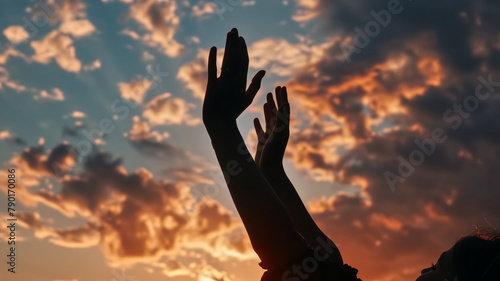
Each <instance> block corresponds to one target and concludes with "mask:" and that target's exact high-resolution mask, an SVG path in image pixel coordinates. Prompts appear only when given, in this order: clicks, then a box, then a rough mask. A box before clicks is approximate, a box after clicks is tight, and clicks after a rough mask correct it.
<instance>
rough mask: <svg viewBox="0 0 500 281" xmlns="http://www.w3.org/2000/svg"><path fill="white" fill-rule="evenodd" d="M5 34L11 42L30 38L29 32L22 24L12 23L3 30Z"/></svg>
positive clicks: (15, 42)
mask: <svg viewBox="0 0 500 281" xmlns="http://www.w3.org/2000/svg"><path fill="white" fill-rule="evenodd" d="M3 35H4V36H5V37H7V39H9V41H10V42H12V43H14V44H18V43H21V42H23V41H24V40H26V39H28V38H29V34H28V32H26V30H24V28H23V27H22V26H20V25H11V26H9V27H7V28H6V29H4V30H3Z"/></svg>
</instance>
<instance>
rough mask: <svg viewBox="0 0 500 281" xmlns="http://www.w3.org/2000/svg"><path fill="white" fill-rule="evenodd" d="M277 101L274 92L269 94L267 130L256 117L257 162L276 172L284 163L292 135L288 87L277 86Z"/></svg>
mask: <svg viewBox="0 0 500 281" xmlns="http://www.w3.org/2000/svg"><path fill="white" fill-rule="evenodd" d="M275 94H276V101H277V103H278V106H276V103H275V102H274V99H273V95H272V93H268V94H267V97H266V98H267V102H266V103H265V104H264V116H265V120H266V130H265V131H264V130H263V129H262V125H261V124H260V121H259V118H255V119H254V127H255V132H256V133H257V138H258V144H257V151H256V153H255V163H257V166H259V167H260V169H261V170H262V171H263V172H264V171H266V172H274V171H276V170H277V169H280V168H281V167H282V165H283V156H284V155H285V149H286V145H287V143H288V138H289V137H290V104H289V103H288V95H287V91H286V87H279V86H278V87H276V89H275Z"/></svg>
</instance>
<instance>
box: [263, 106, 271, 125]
mask: <svg viewBox="0 0 500 281" xmlns="http://www.w3.org/2000/svg"><path fill="white" fill-rule="evenodd" d="M271 116H272V115H271V111H270V110H269V104H267V103H265V104H264V119H265V120H266V129H267V128H271V118H272V117H271Z"/></svg>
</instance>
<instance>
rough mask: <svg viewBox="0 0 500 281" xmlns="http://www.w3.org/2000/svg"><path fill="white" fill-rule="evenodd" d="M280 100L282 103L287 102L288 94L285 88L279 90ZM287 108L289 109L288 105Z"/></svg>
mask: <svg viewBox="0 0 500 281" xmlns="http://www.w3.org/2000/svg"><path fill="white" fill-rule="evenodd" d="M281 100H282V101H283V103H285V102H288V92H287V91H286V87H285V86H283V88H281ZM288 108H290V105H288Z"/></svg>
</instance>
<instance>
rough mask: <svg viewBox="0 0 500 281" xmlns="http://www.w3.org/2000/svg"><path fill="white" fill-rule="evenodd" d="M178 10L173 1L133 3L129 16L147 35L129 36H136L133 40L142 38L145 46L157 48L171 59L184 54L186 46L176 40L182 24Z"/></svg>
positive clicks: (152, 0)
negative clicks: (177, 13)
mask: <svg viewBox="0 0 500 281" xmlns="http://www.w3.org/2000/svg"><path fill="white" fill-rule="evenodd" d="M176 10H177V4H176V2H175V1H173V0H166V1H159V0H145V1H138V2H136V3H131V4H130V11H129V14H128V16H129V17H130V18H131V19H133V20H135V21H136V22H137V23H139V24H140V25H141V27H142V28H143V30H145V33H144V34H143V35H138V34H137V33H136V32H133V33H130V32H128V34H134V36H133V38H134V37H135V38H137V37H138V36H140V39H141V41H142V42H143V43H144V44H146V45H148V46H150V47H154V48H157V49H158V50H159V51H161V52H163V53H164V54H165V55H167V56H169V57H177V56H179V55H180V54H182V53H183V52H184V46H183V45H182V44H180V43H179V42H177V41H176V40H175V38H174V36H175V34H176V32H177V29H178V27H179V23H180V19H179V17H178V16H177V15H176ZM135 35H137V36H135Z"/></svg>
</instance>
